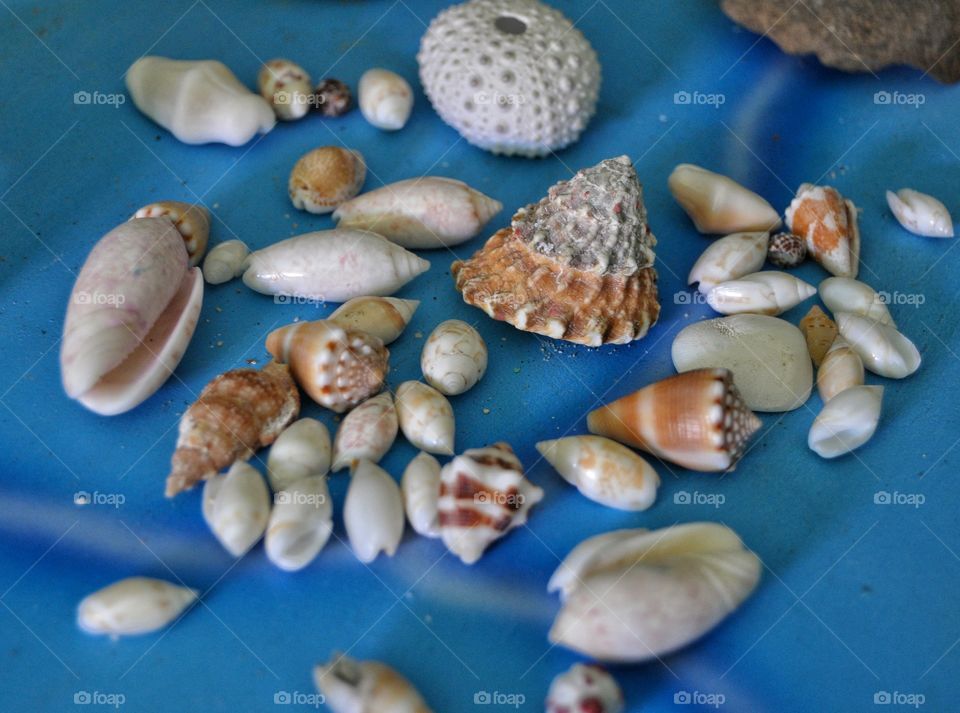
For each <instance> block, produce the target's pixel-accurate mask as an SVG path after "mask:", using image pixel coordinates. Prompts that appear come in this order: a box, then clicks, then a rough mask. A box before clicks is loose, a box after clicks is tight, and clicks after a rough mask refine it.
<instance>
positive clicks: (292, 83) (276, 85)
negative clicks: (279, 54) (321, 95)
mask: <svg viewBox="0 0 960 713" xmlns="http://www.w3.org/2000/svg"><path fill="white" fill-rule="evenodd" d="M257 89H259V90H260V96H262V97H263V98H264V99H266V100H267V103H268V104H269V105H270V106H271V107H273V111H274V113H275V114H276V115H277V118H278V119H282V120H283V121H295V120H297V119H302V118H303V117H305V116H306V115H307V112H309V111H310V105H311V104H312V103H313V83H312V82H311V81H310V75H309V74H307V70H305V69H304V68H303V67H301V66H300V65H299V64H294V63H293V62H291V61H290V60H289V59H271V60H270V61H269V62H266V63H264V65H263V67H261V69H260V74H258V75H257Z"/></svg>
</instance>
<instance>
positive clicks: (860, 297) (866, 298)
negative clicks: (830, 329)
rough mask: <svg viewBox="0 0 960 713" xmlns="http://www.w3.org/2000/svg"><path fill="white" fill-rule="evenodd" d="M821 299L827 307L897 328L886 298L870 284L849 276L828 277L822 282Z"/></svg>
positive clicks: (834, 311) (835, 311)
mask: <svg viewBox="0 0 960 713" xmlns="http://www.w3.org/2000/svg"><path fill="white" fill-rule="evenodd" d="M819 290H820V299H822V300H823V303H824V304H825V305H826V306H827V309H828V310H830V311H831V312H833V313H834V314H836V313H837V312H850V313H852V314H858V315H860V316H861V317H866V318H867V319H872V320H875V321H877V322H880V323H881V324H887V325H889V326H891V327H894V328H896V326H897V325H896V324H895V323H894V321H893V317H891V316H890V310H888V309H887V305H886V302H885V300H884V298H883V297H882V296H881V295H880V294H879V293H878V292H876V291H875V290H874V289H873V288H872V287H870V285H867V284H865V283H863V282H860V281H859V280H854V279H852V278H849V277H828V278H827V279H826V280H824V281H823V282H821V283H820V287H819Z"/></svg>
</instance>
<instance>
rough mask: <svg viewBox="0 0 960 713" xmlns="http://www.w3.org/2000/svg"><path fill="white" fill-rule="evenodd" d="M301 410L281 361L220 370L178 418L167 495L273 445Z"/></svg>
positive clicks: (296, 395) (285, 368)
mask: <svg viewBox="0 0 960 713" xmlns="http://www.w3.org/2000/svg"><path fill="white" fill-rule="evenodd" d="M299 413H300V393H299V392H298V391H297V387H296V385H295V384H294V383H293V379H291V378H290V370H289V369H288V368H287V367H286V366H284V365H283V364H277V363H275V362H271V363H270V364H268V365H267V366H266V367H264V368H263V369H262V370H260V371H257V370H256V369H234V370H233V371H228V372H227V373H225V374H221V375H220V376H218V377H217V378H215V379H214V380H213V381H211V382H210V383H209V384H207V386H206V387H205V388H204V389H203V391H201V392H200V397H199V398H198V399H197V400H196V402H195V403H194V404H193V405H192V406H190V408H188V409H187V411H186V413H184V414H183V417H182V418H181V419H180V435H179V437H178V438H177V449H176V451H174V453H173V463H172V467H171V470H170V475H168V476H167V497H168V498H169V497H172V496H174V495H176V494H177V493H179V492H180V491H182V490H188V489H189V488H192V487H193V486H194V485H196V484H197V483H198V482H200V481H201V480H204V479H206V478H211V477H213V476H214V475H216V474H217V472H218V471H220V470H222V469H224V468H227V467H228V466H230V465H232V464H233V463H234V462H236V461H238V460H246V459H247V458H249V457H250V456H251V455H252V454H253V452H254V451H256V450H257V449H258V448H262V447H263V446H268V445H270V444H271V443H273V442H274V441H275V440H276V438H277V436H279V435H280V433H281V432H282V431H283V429H284V428H286V426H287V424H288V423H290V422H291V421H293V420H294V419H295V418H296V417H297V414H299Z"/></svg>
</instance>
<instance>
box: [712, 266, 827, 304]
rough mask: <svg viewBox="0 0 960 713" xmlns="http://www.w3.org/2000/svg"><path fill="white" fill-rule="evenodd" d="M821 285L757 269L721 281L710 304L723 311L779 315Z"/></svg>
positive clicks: (782, 273)
mask: <svg viewBox="0 0 960 713" xmlns="http://www.w3.org/2000/svg"><path fill="white" fill-rule="evenodd" d="M816 292H817V288H816V287H814V286H813V285H810V284H808V283H806V282H804V281H803V280H798V279H797V278H796V277H794V276H793V275H790V274H788V273H786V272H778V271H776V270H768V271H765V272H755V273H753V274H751V275H744V276H743V277H741V278H739V279H737V280H730V281H729V282H721V283H720V284H719V285H717V286H716V287H714V288H713V289H712V290H710V292H709V293H708V294H707V304H709V305H710V306H711V307H712V308H713V309H715V310H716V311H717V312H720V313H721V314H743V313H752V314H771V315H777V314H782V313H784V312H786V311H787V310H788V309H791V308H792V307H796V306H797V305H798V304H800V303H801V302H803V301H804V300H806V299H809V298H810V297H813V295H814V294H816Z"/></svg>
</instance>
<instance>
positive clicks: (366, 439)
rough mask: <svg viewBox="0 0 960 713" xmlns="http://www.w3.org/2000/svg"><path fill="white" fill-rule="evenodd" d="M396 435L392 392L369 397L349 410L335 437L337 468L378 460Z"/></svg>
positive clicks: (335, 469)
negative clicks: (363, 461) (362, 461)
mask: <svg viewBox="0 0 960 713" xmlns="http://www.w3.org/2000/svg"><path fill="white" fill-rule="evenodd" d="M396 438H397V409H396V408H395V407H394V405H393V397H392V396H391V395H390V392H388V391H385V392H383V393H381V394H377V395H376V396H374V397H372V398H369V399H367V400H366V401H364V402H363V403H362V404H360V405H359V406H357V407H356V408H355V409H353V410H352V411H351V412H350V413H348V414H347V416H346V418H344V419H343V421H341V423H340V428H339V429H338V430H337V437H336V438H335V439H334V441H333V467H332V470H333V471H334V472H336V471H338V470H343V469H344V468H352V467H353V466H354V465H355V464H356V463H357V461H361V460H368V461H370V462H371V463H378V462H379V461H380V459H381V458H383V457H384V456H385V455H386V454H387V451H389V450H390V446H392V445H393V442H394V440H396Z"/></svg>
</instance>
